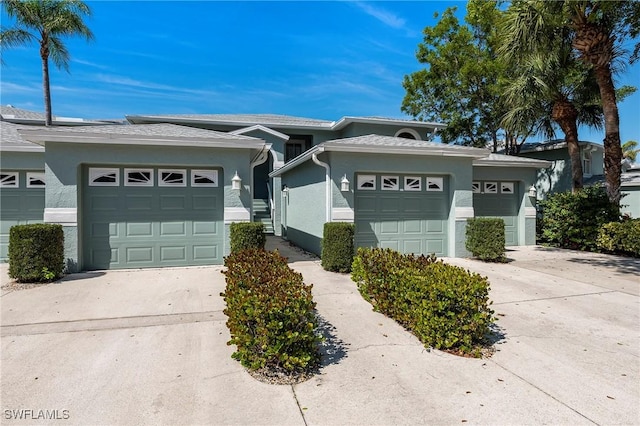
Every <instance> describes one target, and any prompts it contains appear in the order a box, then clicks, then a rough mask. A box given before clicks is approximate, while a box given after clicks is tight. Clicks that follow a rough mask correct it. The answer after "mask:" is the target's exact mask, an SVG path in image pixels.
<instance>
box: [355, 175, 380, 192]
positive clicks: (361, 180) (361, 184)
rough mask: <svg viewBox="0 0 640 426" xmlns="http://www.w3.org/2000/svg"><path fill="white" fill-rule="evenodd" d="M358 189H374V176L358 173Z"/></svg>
mask: <svg viewBox="0 0 640 426" xmlns="http://www.w3.org/2000/svg"><path fill="white" fill-rule="evenodd" d="M358 189H365V190H371V191H373V190H375V189H376V177H375V176H373V175H358Z"/></svg>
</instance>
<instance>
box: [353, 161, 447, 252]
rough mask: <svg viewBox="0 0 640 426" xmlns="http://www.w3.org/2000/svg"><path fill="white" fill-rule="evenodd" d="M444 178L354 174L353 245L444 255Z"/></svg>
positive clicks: (445, 190)
mask: <svg viewBox="0 0 640 426" xmlns="http://www.w3.org/2000/svg"><path fill="white" fill-rule="evenodd" d="M448 194H449V190H448V179H447V177H446V176H423V175H416V174H411V175H398V174H364V173H362V174H357V175H356V188H355V211H354V216H355V218H354V222H355V225H356V234H355V244H356V246H357V247H382V248H391V249H393V250H397V251H400V252H402V253H415V254H425V255H427V254H431V253H435V254H436V255H437V256H447V255H448V245H447V240H448V236H447V230H448V216H449V210H450V202H449V195H448Z"/></svg>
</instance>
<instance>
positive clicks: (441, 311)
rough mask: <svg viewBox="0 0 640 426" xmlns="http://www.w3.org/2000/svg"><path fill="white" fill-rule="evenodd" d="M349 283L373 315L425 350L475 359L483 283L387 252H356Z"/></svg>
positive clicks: (484, 304)
mask: <svg viewBox="0 0 640 426" xmlns="http://www.w3.org/2000/svg"><path fill="white" fill-rule="evenodd" d="M352 270H353V272H352V274H351V279H352V280H353V281H355V282H356V283H357V285H358V290H359V291H360V293H361V294H362V296H363V297H364V298H365V299H366V300H367V301H369V302H370V303H371V304H372V305H373V308H374V310H376V311H378V312H381V313H383V314H385V315H387V316H389V317H391V318H393V319H394V320H396V321H397V322H398V323H400V324H401V325H403V326H404V327H405V328H407V329H409V330H410V331H411V332H412V333H413V334H415V335H416V336H417V337H418V338H419V339H420V341H421V342H422V343H424V344H425V345H426V346H429V347H434V348H437V349H443V350H450V351H453V352H456V353H462V354H467V355H472V356H476V357H479V356H481V347H482V346H483V345H484V344H485V343H486V337H487V335H488V334H489V333H490V326H491V324H492V323H493V322H494V321H495V318H494V317H493V313H494V312H493V311H492V310H491V309H490V308H489V306H490V305H491V302H490V301H489V282H488V281H487V278H486V277H482V276H480V275H478V274H475V273H470V272H468V271H466V270H464V269H463V268H460V267H457V266H453V265H448V264H446V263H443V262H442V261H436V259H435V257H434V256H430V257H425V256H414V255H402V254H399V253H398V252H395V251H392V250H390V249H384V250H383V249H379V248H374V249H369V248H359V249H358V253H357V255H356V257H355V259H354V262H353V267H352Z"/></svg>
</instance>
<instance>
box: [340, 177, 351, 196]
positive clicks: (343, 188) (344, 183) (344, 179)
mask: <svg viewBox="0 0 640 426" xmlns="http://www.w3.org/2000/svg"><path fill="white" fill-rule="evenodd" d="M340 190H341V191H342V192H347V191H349V179H347V175H346V174H345V175H344V176H343V177H342V180H341V181H340Z"/></svg>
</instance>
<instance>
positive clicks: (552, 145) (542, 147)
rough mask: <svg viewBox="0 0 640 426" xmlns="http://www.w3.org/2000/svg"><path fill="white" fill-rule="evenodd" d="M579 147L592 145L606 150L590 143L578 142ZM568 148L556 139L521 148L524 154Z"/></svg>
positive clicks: (562, 141) (531, 143) (527, 144)
mask: <svg viewBox="0 0 640 426" xmlns="http://www.w3.org/2000/svg"><path fill="white" fill-rule="evenodd" d="M578 145H592V146H594V147H596V148H601V149H604V147H603V146H602V144H599V143H595V142H589V141H578ZM566 147H567V142H565V140H564V139H554V140H550V141H544V142H527V143H525V144H523V145H522V147H521V148H520V153H521V154H523V153H526V152H537V151H552V150H554V149H562V148H566Z"/></svg>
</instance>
